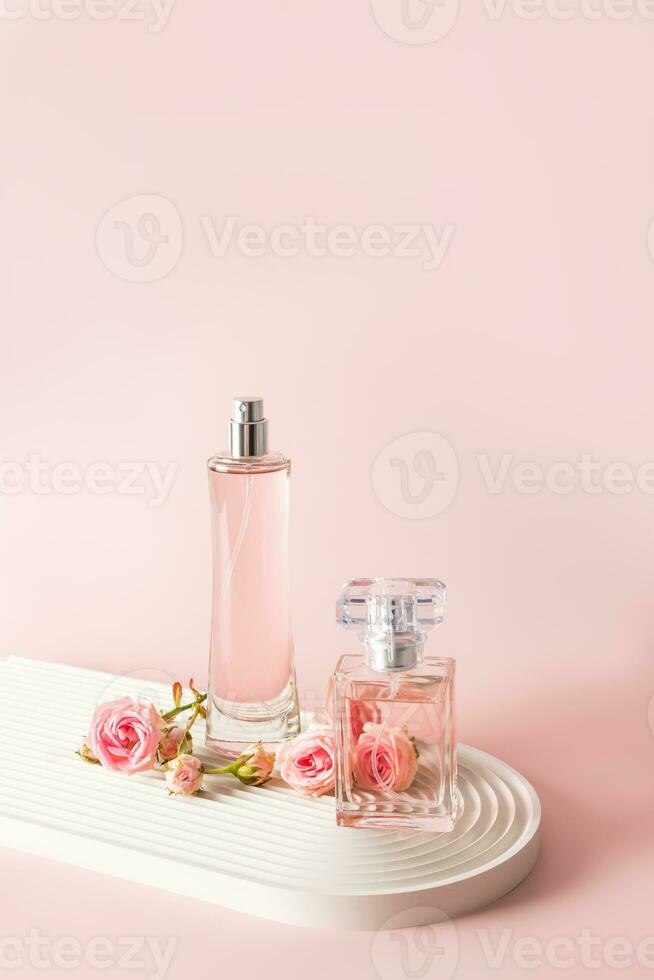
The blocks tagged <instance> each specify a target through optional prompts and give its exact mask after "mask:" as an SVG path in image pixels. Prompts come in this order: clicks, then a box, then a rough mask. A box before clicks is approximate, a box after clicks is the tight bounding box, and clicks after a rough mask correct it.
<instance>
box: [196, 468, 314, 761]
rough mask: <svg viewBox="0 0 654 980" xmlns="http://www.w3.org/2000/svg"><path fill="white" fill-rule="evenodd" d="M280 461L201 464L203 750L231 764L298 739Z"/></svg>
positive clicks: (286, 471)
mask: <svg viewBox="0 0 654 980" xmlns="http://www.w3.org/2000/svg"><path fill="white" fill-rule="evenodd" d="M290 466H291V464H290V460H288V459H287V458H286V457H285V456H282V455H280V454H272V453H271V454H267V455H265V456H258V457H246V458H235V457H232V456H230V455H228V454H225V455H218V456H214V457H212V458H211V459H210V460H209V463H208V468H209V493H210V501H211V525H212V553H213V593H212V619H211V646H210V657H209V697H208V699H207V702H208V709H207V746H208V747H209V748H210V749H212V750H213V751H215V752H217V753H219V754H220V755H223V756H228V757H233V756H237V755H238V754H239V753H240V751H241V750H242V749H243V748H244V747H245V746H246V745H248V744H250V743H251V742H255V741H258V740H261V741H262V742H264V744H267V745H271V746H273V747H274V744H275V743H279V742H282V741H284V740H285V739H287V738H292V737H293V736H294V735H296V734H297V733H298V731H299V727H300V716H299V710H298V703H297V691H296V686H295V668H294V662H293V640H292V634H291V622H290V603H289V567H288V519H289V482H290Z"/></svg>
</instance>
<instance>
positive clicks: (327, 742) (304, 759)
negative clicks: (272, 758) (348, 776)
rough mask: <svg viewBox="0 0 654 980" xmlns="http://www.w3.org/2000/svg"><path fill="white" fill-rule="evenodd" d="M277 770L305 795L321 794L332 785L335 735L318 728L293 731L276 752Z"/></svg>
mask: <svg viewBox="0 0 654 980" xmlns="http://www.w3.org/2000/svg"><path fill="white" fill-rule="evenodd" d="M277 762H278V764H279V774H280V776H281V777H282V779H283V780H284V782H286V783H288V784H289V786H292V787H293V789H296V790H298V791H299V792H300V793H302V794H303V795H304V796H322V794H323V793H328V792H329V791H330V790H331V789H333V788H334V775H335V772H334V770H335V764H334V737H333V735H332V733H331V732H329V731H325V730H317V731H310V732H305V733H304V734H302V735H296V737H295V738H292V739H291V740H290V741H289V742H284V744H283V745H282V747H281V748H280V749H279V750H278V752H277Z"/></svg>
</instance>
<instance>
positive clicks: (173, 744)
mask: <svg viewBox="0 0 654 980" xmlns="http://www.w3.org/2000/svg"><path fill="white" fill-rule="evenodd" d="M185 735H186V740H185V742H184V748H185V749H186V751H188V752H192V751H193V739H192V738H191V733H190V732H187V731H186V729H185V728H180V726H179V725H175V726H174V727H173V728H171V729H169V730H168V731H165V732H164V733H163V735H162V736H161V741H160V742H159V759H160V761H161V762H170V760H171V759H174V758H175V756H176V755H177V754H178V753H179V746H180V744H181V742H182V740H183V739H184V736H185Z"/></svg>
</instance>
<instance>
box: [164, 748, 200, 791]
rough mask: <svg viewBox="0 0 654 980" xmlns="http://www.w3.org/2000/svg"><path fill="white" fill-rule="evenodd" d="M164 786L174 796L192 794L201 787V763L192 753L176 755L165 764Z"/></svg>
mask: <svg viewBox="0 0 654 980" xmlns="http://www.w3.org/2000/svg"><path fill="white" fill-rule="evenodd" d="M166 786H167V787H168V792H169V793H171V794H174V795H175V796H193V794H194V793H197V791H198V790H199V789H202V763H201V762H200V760H199V759H196V758H195V756H194V755H178V756H177V758H175V759H173V760H172V762H169V763H168V765H167V766H166Z"/></svg>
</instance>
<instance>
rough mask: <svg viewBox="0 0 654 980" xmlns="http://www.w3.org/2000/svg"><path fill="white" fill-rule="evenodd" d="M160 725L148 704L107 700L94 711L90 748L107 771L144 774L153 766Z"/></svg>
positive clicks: (160, 718) (159, 718)
mask: <svg viewBox="0 0 654 980" xmlns="http://www.w3.org/2000/svg"><path fill="white" fill-rule="evenodd" d="M163 725H164V722H163V719H162V717H161V715H160V714H159V712H158V711H157V709H156V708H155V707H154V706H153V705H151V704H148V703H146V702H139V701H134V700H133V699H132V698H119V699H118V700H117V701H106V702H105V703H104V704H99V705H98V707H97V708H96V709H95V713H94V715H93V719H92V721H91V729H90V732H89V748H90V750H91V752H92V753H93V755H94V756H95V757H96V758H97V759H99V760H100V762H101V763H102V765H103V766H106V767H107V768H108V769H113V770H115V771H116V772H124V773H128V774H131V773H135V772H145V771H146V770H147V769H152V767H153V765H154V762H155V759H156V756H157V748H158V747H159V740H160V738H161V732H162V729H163Z"/></svg>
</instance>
